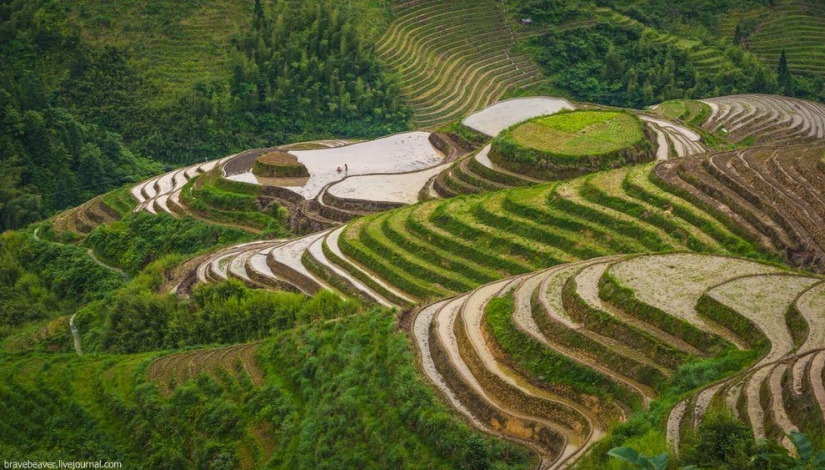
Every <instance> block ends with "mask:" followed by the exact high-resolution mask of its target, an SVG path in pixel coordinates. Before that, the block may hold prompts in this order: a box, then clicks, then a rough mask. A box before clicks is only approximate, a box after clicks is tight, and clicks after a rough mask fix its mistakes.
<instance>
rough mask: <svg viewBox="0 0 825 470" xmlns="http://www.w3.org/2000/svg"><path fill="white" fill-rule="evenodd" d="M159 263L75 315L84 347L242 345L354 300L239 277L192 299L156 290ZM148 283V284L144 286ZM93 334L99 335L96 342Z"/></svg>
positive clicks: (346, 308) (351, 307)
mask: <svg viewBox="0 0 825 470" xmlns="http://www.w3.org/2000/svg"><path fill="white" fill-rule="evenodd" d="M158 268H160V266H157V265H155V266H150V268H149V269H147V271H145V272H144V273H142V274H141V276H140V277H139V278H137V279H136V280H135V282H133V283H132V284H131V285H129V286H128V287H127V288H125V289H122V290H120V291H118V292H117V293H115V294H114V295H113V296H112V297H111V298H110V299H108V300H107V301H105V302H99V303H96V304H92V305H90V306H88V307H87V308H85V309H84V310H83V311H81V313H80V314H79V315H78V324H79V327H80V328H81V330H82V331H90V334H88V335H84V338H83V339H84V348H85V349H87V350H89V349H91V348H94V347H97V343H98V341H99V343H100V344H99V348H100V349H102V350H104V351H110V352H117V353H134V352H142V351H152V350H157V349H171V348H179V347H184V346H189V345H196V344H215V343H218V344H231V343H243V342H247V341H253V340H257V339H261V338H265V337H267V336H268V335H270V334H271V333H277V332H279V331H283V330H286V329H288V328H292V327H293V326H295V325H297V324H306V323H310V322H314V321H321V320H327V319H331V318H339V317H343V316H348V315H352V314H354V313H357V312H358V311H359V310H360V307H359V305H358V304H357V303H356V302H353V301H347V300H343V299H341V298H340V297H338V296H337V295H336V294H334V293H332V292H328V291H323V292H320V293H318V294H317V295H316V296H315V297H312V298H309V297H306V296H304V295H302V294H293V293H288V292H268V291H262V290H250V289H248V288H246V287H244V286H243V284H241V283H240V282H238V281H234V280H233V281H229V282H226V283H223V284H219V285H215V286H199V287H197V288H196V289H195V291H194V292H193V293H192V300H191V302H184V301H181V300H180V299H178V298H177V297H175V296H173V295H165V294H158V293H155V292H154V290H155V289H156V288H157V286H159V285H160V282H161V281H162V277H161V275H162V271H159V270H158ZM147 284H148V285H147ZM98 337H99V338H100V339H99V340H98Z"/></svg>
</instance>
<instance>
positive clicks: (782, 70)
mask: <svg viewBox="0 0 825 470" xmlns="http://www.w3.org/2000/svg"><path fill="white" fill-rule="evenodd" d="M776 80H777V81H778V82H779V87H780V89H781V90H782V94H783V95H785V96H793V74H791V71H790V69H788V58H787V57H786V56H785V51H782V54H780V55H779V65H778V66H777V67H776Z"/></svg>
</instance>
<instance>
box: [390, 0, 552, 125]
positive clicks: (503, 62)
mask: <svg viewBox="0 0 825 470" xmlns="http://www.w3.org/2000/svg"><path fill="white" fill-rule="evenodd" d="M394 13H395V15H396V17H395V20H394V21H393V22H392V24H391V25H390V27H389V28H388V29H387V32H386V33H385V34H384V35H383V37H381V38H380V40H379V41H378V42H377V45H376V51H377V52H378V54H379V56H380V57H381V58H382V60H383V61H384V62H385V64H386V65H387V66H388V67H389V69H390V70H391V71H392V72H393V73H395V74H396V75H398V76H399V77H400V78H401V85H402V93H403V94H404V96H405V97H406V98H407V100H408V102H409V103H410V104H411V105H412V106H413V108H414V109H415V112H416V125H417V127H419V128H430V127H435V126H437V125H439V124H443V123H446V122H450V121H454V120H456V119H457V118H459V117H460V116H463V115H466V114H468V113H469V112H471V111H474V110H476V109H480V108H484V107H486V106H488V105H490V104H491V103H494V102H495V101H497V100H498V99H499V98H500V97H501V96H502V95H503V94H504V93H505V92H506V91H507V90H509V89H514V88H520V87H525V86H529V85H532V84H535V83H537V82H539V81H541V80H542V78H543V77H542V75H541V73H540V72H539V70H538V68H537V67H536V66H535V64H533V63H532V62H531V61H530V59H528V58H527V57H525V56H524V55H521V54H517V53H515V52H513V50H512V48H513V46H515V44H516V38H517V35H516V33H515V32H514V31H513V29H512V27H511V25H510V24H509V23H508V22H507V21H505V19H504V13H503V11H502V6H501V4H500V3H499V2H496V1H494V0H482V1H479V2H466V1H461V0H448V1H439V0H421V1H414V2H406V3H402V4H400V5H399V6H398V7H396V8H395V9H394Z"/></svg>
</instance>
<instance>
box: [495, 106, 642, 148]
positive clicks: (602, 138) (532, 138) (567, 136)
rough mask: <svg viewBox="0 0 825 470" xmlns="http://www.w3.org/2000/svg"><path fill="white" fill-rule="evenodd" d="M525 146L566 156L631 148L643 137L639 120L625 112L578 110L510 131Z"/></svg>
mask: <svg viewBox="0 0 825 470" xmlns="http://www.w3.org/2000/svg"><path fill="white" fill-rule="evenodd" d="M510 135H511V137H512V139H513V140H514V141H515V142H516V143H518V144H520V145H523V146H525V147H531V148H535V149H538V150H543V151H547V152H553V153H558V154H565V155H597V154H602V153H608V152H613V151H616V150H620V149H623V148H625V147H629V146H631V145H633V144H635V143H636V142H638V141H639V140H641V139H642V138H643V132H642V129H641V126H640V125H639V123H638V122H637V121H636V120H634V119H633V117H632V116H630V115H628V114H625V113H617V112H604V111H577V112H572V113H562V114H557V115H553V116H548V117H544V118H540V119H536V120H533V121H530V122H527V123H525V124H522V125H520V126H518V127H516V128H515V129H513V130H512V131H511V134H510Z"/></svg>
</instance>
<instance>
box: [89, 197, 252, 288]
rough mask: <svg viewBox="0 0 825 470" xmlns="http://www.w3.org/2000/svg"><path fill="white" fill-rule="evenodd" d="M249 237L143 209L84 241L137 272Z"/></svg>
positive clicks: (120, 264)
mask: <svg viewBox="0 0 825 470" xmlns="http://www.w3.org/2000/svg"><path fill="white" fill-rule="evenodd" d="M247 239H249V235H248V234H246V233H244V232H242V231H241V230H238V229H233V228H226V227H221V226H218V225H208V224H205V223H203V222H200V221H198V220H195V219H192V218H191V217H184V218H180V219H176V218H174V217H172V216H170V215H168V214H158V215H152V214H148V213H146V212H140V213H137V214H134V215H133V216H130V217H127V218H125V219H123V220H120V221H118V222H115V223H113V224H109V225H103V226H100V227H98V228H97V229H96V230H95V231H94V232H92V233H91V234H90V235H89V237H88V238H87V239H86V242H85V244H86V245H88V246H89V247H91V248H92V249H94V251H95V253H96V254H97V256H98V257H100V258H101V259H103V260H106V261H107V262H109V263H111V264H113V265H116V266H120V267H122V268H123V269H125V270H126V271H127V272H129V273H132V274H134V273H137V272H138V271H140V270H141V269H142V268H143V267H145V266H146V265H148V264H149V263H151V262H152V261H155V260H157V259H160V258H161V257H162V256H164V255H168V254H179V255H193V254H195V253H199V252H201V251H204V250H206V249H208V248H209V247H213V246H216V245H224V244H230V243H237V242H240V241H245V240H247Z"/></svg>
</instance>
